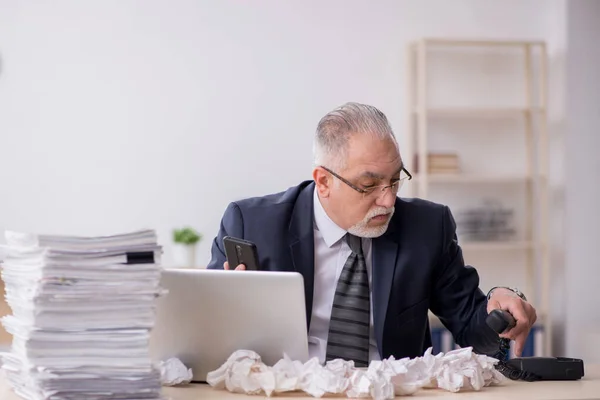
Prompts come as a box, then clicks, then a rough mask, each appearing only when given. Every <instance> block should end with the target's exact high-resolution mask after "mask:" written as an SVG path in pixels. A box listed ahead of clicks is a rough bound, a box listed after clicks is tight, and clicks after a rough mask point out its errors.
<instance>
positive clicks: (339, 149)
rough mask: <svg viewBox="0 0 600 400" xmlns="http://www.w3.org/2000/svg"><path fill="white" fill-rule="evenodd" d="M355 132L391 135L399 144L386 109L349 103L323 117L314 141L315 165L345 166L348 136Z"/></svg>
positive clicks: (387, 137)
mask: <svg viewBox="0 0 600 400" xmlns="http://www.w3.org/2000/svg"><path fill="white" fill-rule="evenodd" d="M355 134H366V135H371V136H372V137H374V138H378V139H381V140H385V139H391V140H392V141H393V142H394V143H395V144H396V146H398V143H397V142H396V138H395V137H394V132H393V131H392V127H391V126H390V124H389V122H388V120H387V117H386V116H385V114H384V113H382V112H381V111H379V110H378V109H377V108H375V107H373V106H370V105H366V104H360V103H346V104H344V105H342V106H340V107H338V108H336V109H335V110H333V111H331V112H329V113H328V114H327V115H325V116H324V117H323V118H321V120H320V121H319V124H318V125H317V131H316V133H315V139H314V143H313V156H314V163H315V165H325V166H329V167H330V168H338V169H341V168H344V165H345V161H346V156H347V146H348V140H349V139H350V136H351V135H355Z"/></svg>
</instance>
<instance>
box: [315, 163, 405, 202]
mask: <svg viewBox="0 0 600 400" xmlns="http://www.w3.org/2000/svg"><path fill="white" fill-rule="evenodd" d="M321 168H323V169H324V170H325V171H327V172H329V173H330V174H331V175H333V176H335V177H336V178H338V179H339V180H340V181H342V182H344V183H345V184H346V185H348V186H350V187H351V188H352V189H354V190H356V191H357V192H358V193H361V194H362V195H363V198H365V197H367V196H371V195H373V196H379V195H381V194H382V193H384V192H385V190H386V189H388V188H389V189H390V191H391V192H392V194H394V195H396V194H397V193H398V191H399V190H400V188H401V187H402V185H403V184H404V181H405V180H406V179H407V178H408V180H411V179H412V175H411V174H410V172H408V171H407V170H406V168H404V167H402V172H404V173H405V174H406V176H404V177H402V178H400V179H398V180H397V181H396V182H394V183H392V184H390V185H379V186H372V187H368V188H360V187H358V186H356V185H355V184H353V183H352V182H350V181H349V180H347V179H344V178H342V177H341V176H339V175H338V174H336V173H335V172H333V171H332V170H330V169H329V168H327V167H324V166H322V165H321Z"/></svg>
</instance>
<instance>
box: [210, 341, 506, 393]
mask: <svg viewBox="0 0 600 400" xmlns="http://www.w3.org/2000/svg"><path fill="white" fill-rule="evenodd" d="M497 362H498V360H496V359H495V358H491V357H488V356H485V355H479V354H476V353H474V352H473V350H472V348H471V347H467V348H464V349H458V350H453V351H450V352H448V353H446V354H444V353H439V354H437V355H433V354H432V349H431V348H429V349H427V351H426V352H425V354H424V355H423V356H422V357H416V358H413V359H410V358H403V359H400V360H396V359H394V357H390V358H388V359H385V360H381V361H372V362H371V363H370V365H369V367H368V368H367V369H364V368H356V367H355V366H354V362H352V361H345V360H341V359H338V360H332V361H329V362H327V363H326V364H325V365H321V364H320V363H319V361H318V359H317V358H313V359H311V360H309V361H307V362H306V363H301V362H299V361H294V360H291V359H290V358H289V357H287V355H285V354H284V357H283V358H282V359H281V360H280V361H278V362H277V363H276V364H275V365H274V366H272V367H270V366H267V365H265V364H264V363H263V362H262V360H261V358H260V356H259V355H258V354H257V353H255V352H253V351H250V350H238V351H236V352H234V353H233V354H232V355H231V356H230V357H229V358H228V359H227V361H226V362H225V363H224V364H223V365H222V366H221V367H220V368H219V369H217V370H215V371H212V372H210V373H209V374H208V376H207V382H208V384H210V385H211V386H213V387H214V388H217V389H227V390H229V391H230V392H234V393H246V394H261V393H263V392H264V394H266V395H267V396H272V395H273V394H275V393H280V392H288V391H303V392H305V393H307V394H309V395H311V396H313V397H317V398H318V397H323V396H325V395H327V394H345V395H346V396H347V397H352V398H372V399H376V400H387V399H393V398H394V397H395V396H405V395H411V394H414V393H415V392H417V391H418V390H420V389H421V388H440V389H444V390H447V391H450V392H458V391H460V390H481V389H482V388H483V387H484V386H489V385H493V384H498V383H500V382H502V381H503V380H504V379H505V378H504V376H503V375H502V374H501V373H500V372H498V371H497V370H496V369H495V364H496V363H497Z"/></svg>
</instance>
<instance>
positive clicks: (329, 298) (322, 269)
mask: <svg viewBox="0 0 600 400" xmlns="http://www.w3.org/2000/svg"><path fill="white" fill-rule="evenodd" d="M313 231H314V242H315V243H314V246H315V281H314V291H313V293H314V294H313V306H312V314H311V318H310V329H309V330H308V352H309V356H310V357H311V358H312V357H317V358H318V359H319V361H320V362H321V363H324V362H325V355H326V351H327V337H328V334H329V320H330V318H331V310H332V308H333V298H334V296H335V289H336V286H337V282H338V279H339V277H340V275H341V273H342V269H343V268H344V264H345V263H346V260H347V259H348V257H349V256H350V254H351V253H352V250H350V247H349V246H348V244H347V243H346V241H345V240H343V238H344V235H346V233H347V231H346V230H344V229H342V228H340V227H339V226H338V225H336V223H335V222H333V221H332V220H331V218H329V216H328V215H327V213H326V212H325V209H324V208H323V205H322V204H321V201H320V200H319V196H318V195H317V191H316V190H315V191H314V226H313ZM362 248H363V254H364V255H365V261H366V264H367V274H368V276H369V293H370V297H371V327H370V339H369V361H372V360H380V359H381V358H380V356H379V352H378V351H377V343H376V340H375V334H374V330H373V294H372V293H373V285H372V283H371V282H372V279H371V276H372V273H371V271H372V255H371V239H366V238H362Z"/></svg>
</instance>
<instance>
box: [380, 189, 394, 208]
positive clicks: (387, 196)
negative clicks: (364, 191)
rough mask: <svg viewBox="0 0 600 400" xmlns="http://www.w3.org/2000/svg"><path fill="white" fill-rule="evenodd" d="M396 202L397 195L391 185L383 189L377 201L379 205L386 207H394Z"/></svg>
mask: <svg viewBox="0 0 600 400" xmlns="http://www.w3.org/2000/svg"><path fill="white" fill-rule="evenodd" d="M395 203H396V195H395V194H394V192H393V191H392V190H391V188H389V187H387V188H385V189H383V193H381V194H380V195H379V197H377V201H376V202H375V204H377V205H378V206H380V207H386V208H391V207H393V206H394V204H395Z"/></svg>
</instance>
